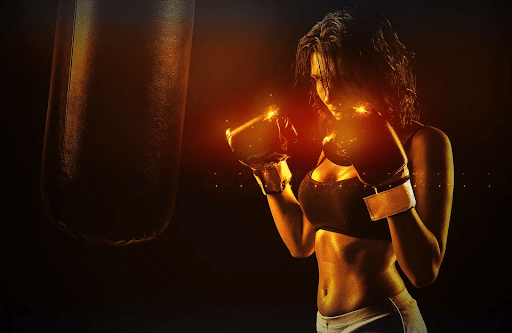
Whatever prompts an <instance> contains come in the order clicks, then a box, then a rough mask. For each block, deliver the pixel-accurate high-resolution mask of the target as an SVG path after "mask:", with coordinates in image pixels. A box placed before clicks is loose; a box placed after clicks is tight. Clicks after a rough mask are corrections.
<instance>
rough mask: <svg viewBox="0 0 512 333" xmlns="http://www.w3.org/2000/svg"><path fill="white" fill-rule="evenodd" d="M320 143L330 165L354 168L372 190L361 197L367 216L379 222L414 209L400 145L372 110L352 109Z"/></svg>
mask: <svg viewBox="0 0 512 333" xmlns="http://www.w3.org/2000/svg"><path fill="white" fill-rule="evenodd" d="M333 128H334V129H333V131H332V132H331V133H330V134H329V135H327V136H326V137H325V138H324V140H323V142H322V146H323V150H324V153H325V155H326V157H327V158H328V159H329V160H331V161H332V162H333V163H335V164H338V165H342V166H350V165H353V166H354V168H355V169H356V171H357V173H358V177H359V179H360V180H361V181H362V182H363V183H365V184H367V185H370V186H372V187H373V188H375V192H376V194H375V195H372V196H369V197H366V198H364V200H365V202H366V204H367V207H368V211H369V213H370V217H371V218H372V220H378V219H381V218H384V217H388V216H392V215H394V214H397V213H399V212H402V211H405V210H407V209H409V208H412V207H414V206H415V204H416V201H415V198H414V193H413V191H412V187H411V183H410V180H409V174H408V170H407V167H406V166H407V156H406V154H405V151H404V149H403V147H402V144H401V142H400V140H399V138H398V136H397V134H396V133H395V131H394V130H393V128H392V127H391V125H390V124H389V123H388V122H387V121H386V120H385V119H384V117H383V116H382V115H381V114H380V113H379V112H377V111H376V110H374V109H370V110H365V109H359V110H354V111H353V112H352V113H349V114H347V115H345V116H344V117H343V118H342V119H339V120H337V121H336V123H335V124H334V126H333Z"/></svg>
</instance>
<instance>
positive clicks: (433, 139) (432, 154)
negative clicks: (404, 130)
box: [410, 125, 452, 167]
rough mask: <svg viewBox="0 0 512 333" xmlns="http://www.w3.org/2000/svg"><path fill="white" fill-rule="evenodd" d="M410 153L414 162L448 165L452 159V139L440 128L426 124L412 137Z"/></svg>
mask: <svg viewBox="0 0 512 333" xmlns="http://www.w3.org/2000/svg"><path fill="white" fill-rule="evenodd" d="M410 155H411V156H410V157H411V159H412V162H413V163H417V162H420V163H421V164H424V165H433V166H438V167H440V166H442V165H446V164H447V163H451V159H452V148H451V143H450V139H449V138H448V136H447V135H446V134H445V133H444V132H443V131H441V130H440V129H437V128H435V127H432V126H425V125H424V126H422V128H421V129H420V130H419V131H418V132H416V134H415V135H414V137H413V138H412V142H411V151H410Z"/></svg>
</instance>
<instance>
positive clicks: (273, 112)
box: [265, 105, 279, 119]
mask: <svg viewBox="0 0 512 333" xmlns="http://www.w3.org/2000/svg"><path fill="white" fill-rule="evenodd" d="M278 110H279V108H278V107H277V106H276V105H270V106H269V107H268V113H267V116H266V117H265V119H270V118H272V117H273V116H275V115H277V111H278Z"/></svg>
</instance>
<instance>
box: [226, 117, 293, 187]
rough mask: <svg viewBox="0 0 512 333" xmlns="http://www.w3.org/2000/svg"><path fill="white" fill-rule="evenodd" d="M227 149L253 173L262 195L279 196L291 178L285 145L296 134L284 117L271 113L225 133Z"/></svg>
mask: <svg viewBox="0 0 512 333" xmlns="http://www.w3.org/2000/svg"><path fill="white" fill-rule="evenodd" d="M226 139H227V141H228V144H229V146H230V147H231V149H232V150H233V152H234V153H235V155H236V156H237V157H238V159H239V161H240V162H241V163H242V164H244V165H246V166H248V167H250V168H251V169H252V170H253V174H254V177H255V178H256V180H257V181H258V184H259V185H260V187H261V190H262V191H263V194H265V195H267V194H279V193H281V192H283V191H284V189H285V187H286V185H287V184H288V183H289V182H290V179H291V177H292V175H291V172H290V169H289V168H288V164H287V163H286V159H287V158H288V144H289V143H294V142H295V141H296V140H297V132H296V131H295V128H294V127H293V125H292V124H291V122H290V121H289V120H288V118H286V117H281V116H279V115H278V114H277V111H271V112H269V113H267V114H264V115H262V116H259V117H256V118H253V119H251V120H249V121H248V122H246V123H244V124H243V125H241V126H239V127H237V128H235V129H233V130H231V129H228V130H227V131H226Z"/></svg>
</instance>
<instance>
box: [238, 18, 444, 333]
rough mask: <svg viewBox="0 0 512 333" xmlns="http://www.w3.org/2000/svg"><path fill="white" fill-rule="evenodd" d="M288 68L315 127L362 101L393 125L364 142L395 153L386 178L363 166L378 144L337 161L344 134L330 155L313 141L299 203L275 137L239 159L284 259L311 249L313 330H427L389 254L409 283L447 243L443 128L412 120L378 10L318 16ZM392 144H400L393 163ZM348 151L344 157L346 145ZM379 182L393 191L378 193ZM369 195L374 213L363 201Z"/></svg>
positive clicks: (344, 118)
mask: <svg viewBox="0 0 512 333" xmlns="http://www.w3.org/2000/svg"><path fill="white" fill-rule="evenodd" d="M296 70H297V72H296V73H297V75H298V77H311V79H312V82H313V99H314V101H315V103H314V105H315V106H316V108H317V110H318V115H319V120H320V125H321V127H322V128H323V129H324V130H325V134H328V133H333V132H332V131H333V130H334V132H336V131H338V134H337V135H338V136H337V137H340V136H341V134H342V133H341V132H342V130H341V129H340V126H344V124H347V123H350V122H351V119H352V116H351V115H353V114H354V112H355V111H354V109H358V108H359V109H360V110H361V111H362V113H367V110H372V111H371V112H369V114H373V115H377V113H378V115H379V116H382V118H383V119H384V120H385V121H387V122H388V123H389V124H390V125H391V127H392V128H393V129H394V131H393V130H386V128H388V127H385V126H384V125H382V126H384V127H382V126H381V127H380V128H384V129H385V131H387V132H382V133H384V134H383V135H381V136H382V137H375V136H376V134H375V133H376V132H372V131H370V132H372V133H373V134H370V135H369V136H368V135H367V137H366V139H364V138H363V139H364V140H374V141H372V142H373V143H371V144H370V145H369V146H370V147H373V145H374V144H375V145H376V146H378V144H379V142H381V141H386V140H387V142H389V143H390V145H391V146H392V148H390V149H391V150H393V149H394V150H393V151H395V152H399V153H398V155H396V154H395V155H393V154H388V152H387V151H384V153H383V154H380V155H382V156H384V159H383V160H382V162H381V164H382V165H383V166H384V165H386V166H388V165H390V164H389V163H387V162H388V161H387V160H386V158H385V157H386V156H389V159H396V158H397V156H398V160H397V163H398V164H396V163H395V165H398V166H399V167H398V168H396V169H393V170H395V171H393V172H391V173H390V175H389V176H388V177H386V176H382V175H383V174H384V171H387V172H388V173H389V169H386V170H379V169H380V168H379V167H378V166H377V167H375V164H374V165H373V167H372V166H368V165H369V164H368V163H367V161H369V160H371V159H372V158H374V156H373V155H375V154H379V153H381V152H380V151H378V150H375V149H374V150H373V151H372V148H370V151H369V152H368V151H367V152H366V153H365V154H366V155H365V156H364V158H359V160H357V161H355V160H354V161H352V162H353V163H352V164H350V163H342V162H337V161H338V160H342V159H343V158H344V157H346V156H339V154H340V153H339V152H340V151H345V150H344V148H343V147H341V148H340V145H343V144H344V142H341V141H343V140H341V139H339V140H338V142H334V145H335V146H336V147H335V148H336V149H334V150H333V151H334V152H332V151H331V150H330V149H328V148H329V146H328V144H325V143H326V142H327V143H329V141H336V139H333V136H332V135H331V137H327V138H328V139H326V140H324V151H323V152H322V154H321V156H320V160H319V162H318V165H317V167H316V168H314V170H312V171H311V172H310V173H309V174H308V175H307V176H306V177H305V179H304V180H303V181H302V183H301V185H300V188H299V200H298V199H297V198H296V197H295V195H294V193H293V192H292V190H291V188H290V186H289V184H288V183H289V180H290V177H291V174H290V172H289V169H288V167H287V165H286V158H285V155H284V153H283V151H284V150H285V148H286V147H284V146H285V145H281V146H280V150H279V151H276V152H275V153H274V154H273V155H272V156H271V157H268V154H267V157H266V160H265V161H263V162H261V163H255V162H254V161H252V162H251V161H248V160H246V161H245V163H246V164H248V165H249V166H251V167H252V168H253V170H254V175H255V177H256V179H257V180H258V182H259V183H260V185H261V186H262V189H263V191H264V193H266V194H267V199H268V203H269V206H270V209H271V212H272V216H273V218H274V221H275V224H276V226H277V229H278V231H279V234H280V236H281V238H282V239H283V241H284V243H285V244H286V246H287V248H288V249H289V251H290V253H291V254H292V256H294V257H297V258H301V257H308V256H310V255H311V254H313V253H315V254H316V257H317V261H318V269H319V284H318V295H317V304H318V313H317V330H318V332H356V331H357V332H426V328H425V324H424V322H423V319H422V317H421V314H420V312H419V309H418V307H417V305H416V302H415V300H414V299H412V298H411V296H410V295H409V294H408V292H407V290H406V288H405V283H404V281H403V280H402V278H401V276H400V275H399V273H398V271H397V268H396V263H397V262H398V264H399V265H400V267H401V268H402V270H403V272H404V273H405V275H406V277H407V278H408V279H409V280H410V281H411V282H412V284H413V285H414V286H416V287H423V286H425V285H428V284H430V283H432V282H433V281H434V280H435V279H436V277H437V274H438V271H439V268H440V266H441V263H442V261H443V257H444V254H445V250H446V242H447V234H448V225H449V220H450V212H451V204H452V193H453V162H452V152H451V145H450V142H449V140H448V138H447V136H446V135H445V134H444V133H443V132H441V131H440V130H438V129H435V128H433V127H429V126H424V125H422V124H420V123H419V122H418V121H417V118H418V108H417V106H416V89H415V79H414V76H413V75H412V73H411V66H410V64H409V54H408V53H407V52H406V49H405V48H404V46H403V45H402V44H401V43H400V41H399V40H398V37H397V35H396V34H395V32H394V31H393V30H392V28H391V26H390V24H389V22H388V21H387V20H386V19H385V18H383V17H382V16H380V17H377V18H376V17H372V16H370V15H367V14H364V15H360V16H358V15H357V14H356V13H355V12H353V11H352V12H351V11H342V12H336V13H332V14H328V15H326V16H325V17H324V19H323V20H322V21H320V22H318V23H317V24H316V25H315V26H314V27H313V28H312V29H311V31H310V32H308V33H307V34H306V35H305V36H304V37H303V38H302V39H301V40H300V42H299V45H298V48H297V54H296ZM364 108H366V109H367V110H364ZM356 117H358V116H357V115H356ZM372 117H373V116H372ZM375 117H376V116H375ZM277 124H278V126H277V127H278V129H279V131H280V132H279V133H280V135H281V141H282V142H284V143H286V140H284V139H283V137H282V136H283V133H286V132H288V133H289V131H283V126H284V127H286V128H289V127H290V126H289V124H288V123H286V122H285V123H283V122H282V121H281V122H279V121H278V122H277ZM340 124H341V125H340ZM382 124H384V123H382ZM350 126H351V125H350ZM379 126H380V125H379ZM386 126H387V125H386ZM363 127H364V126H363ZM364 132H365V129H364V128H363V130H362V132H361V133H363V134H361V133H358V134H350V135H353V136H354V138H357V140H355V141H361V140H362V139H361V138H362V137H364V135H366V134H364ZM366 132H368V130H366ZM395 133H396V135H395ZM388 134H389V135H388ZM372 135H373V136H372ZM379 135H380V134H379ZM384 136H386V137H387V139H386V138H384ZM329 138H330V139H329ZM334 138H336V136H334ZM354 138H352V139H350V140H345V141H347V142H348V141H350V142H352V141H354V140H353V139H354ZM393 138H395V139H393ZM331 139H333V140H331ZM393 140H394V141H393ZM345 143H346V142H345ZM391 146H390V147H391ZM349 148H350V147H349ZM349 148H347V149H349ZM386 149H387V148H386ZM349 150H350V149H349ZM336 151H337V152H338V153H336ZM400 152H402V153H405V154H402V155H403V163H402V162H401V161H400ZM336 154H338V155H336ZM341 155H343V154H341ZM348 155H354V154H352V153H350V151H349V153H348ZM382 156H380V157H379V158H382ZM276 157H277V159H276ZM272 158H273V159H274V160H273V162H271V163H269V162H270V161H271V160H272ZM340 158H341V159H340ZM335 162H337V163H335ZM356 162H357V163H356ZM392 162H393V163H394V161H392ZM393 163H391V164H393ZM400 163H402V164H400ZM370 164H371V163H370ZM362 170H364V172H362ZM368 170H370V173H371V174H372V175H376V174H377V175H379V174H380V175H381V177H380V178H378V179H379V180H378V181H369V180H368V174H367V173H368ZM382 186H385V187H386V189H387V187H389V188H391V189H393V190H394V191H399V192H400V191H401V192H400V193H399V194H397V196H396V197H393V198H392V200H389V197H387V198H386V195H387V193H388V192H385V191H386V189H382ZM408 189H409V190H408ZM374 194H375V195H376V199H375V198H374V199H375V200H376V201H375V202H376V204H377V206H378V208H379V211H380V212H381V213H382V214H381V215H380V216H374V215H375V214H374V212H371V211H370V206H369V205H365V203H366V202H367V200H369V199H368V197H370V196H372V195H374ZM371 200H373V199H371ZM396 206H399V207H398V209H397V207H396ZM372 214H374V215H372ZM377 215H379V214H377ZM372 219H374V220H375V221H372Z"/></svg>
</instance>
